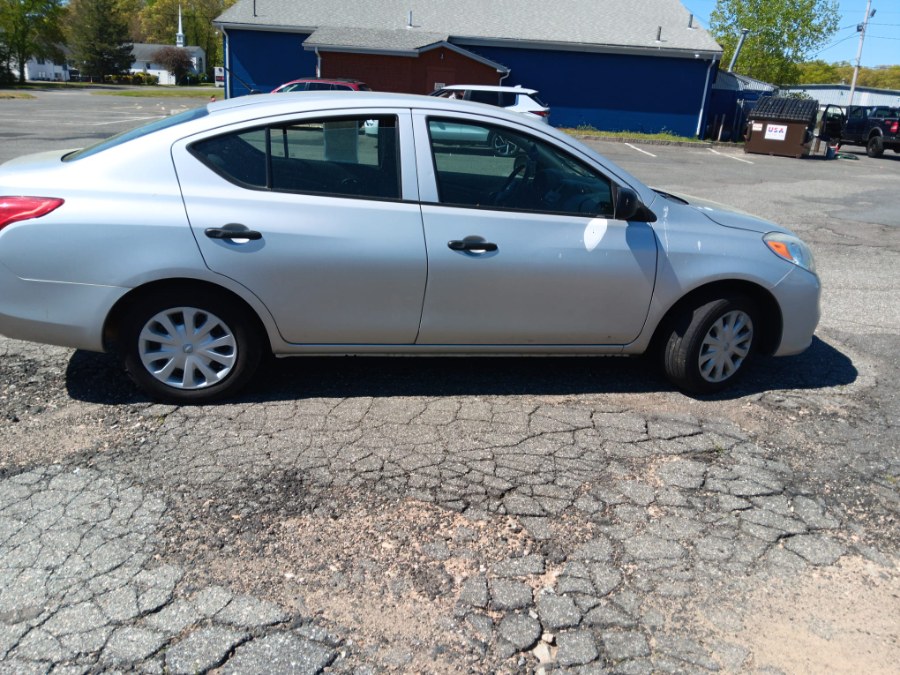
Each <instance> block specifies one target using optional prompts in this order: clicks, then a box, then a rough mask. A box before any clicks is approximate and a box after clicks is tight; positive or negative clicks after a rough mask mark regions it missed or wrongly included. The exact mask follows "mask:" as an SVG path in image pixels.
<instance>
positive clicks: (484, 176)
mask: <svg viewBox="0 0 900 675" xmlns="http://www.w3.org/2000/svg"><path fill="white" fill-rule="evenodd" d="M453 125H458V126H462V127H467V128H466V129H460V130H459V132H458V133H455V134H452V133H449V129H450V128H451V127H452V126H453ZM414 127H415V132H416V141H417V142H416V147H417V161H418V173H419V181H420V186H419V189H420V195H421V199H422V218H423V223H424V227H425V239H426V246H427V251H428V286H427V290H426V293H425V303H424V306H423V311H422V322H421V326H420V329H419V337H418V339H417V343H418V344H423V345H440V344H447V345H460V344H471V345H523V346H524V345H620V344H625V343H627V342H630V341H632V340H634V339H635V338H636V337H637V336H638V335H639V334H640V332H641V329H642V328H643V325H644V321H645V320H646V317H647V312H648V309H649V304H650V299H651V296H652V293H653V284H654V280H655V274H656V256H657V245H656V237H655V235H654V232H653V230H652V228H651V227H650V226H649V225H648V224H647V223H643V222H630V223H629V222H624V221H619V220H616V219H615V218H614V217H613V203H614V193H615V190H616V189H617V186H616V184H615V183H614V182H613V181H612V180H611V179H610V178H609V177H608V176H605V175H603V174H602V173H601V172H600V171H598V170H597V169H596V168H595V167H591V166H590V165H588V164H587V162H585V161H584V160H583V159H581V158H578V157H575V156H573V155H572V154H570V152H569V151H567V150H565V149H564V148H562V147H559V146H557V145H556V144H555V143H553V142H552V141H550V140H549V139H547V138H544V139H541V138H539V137H537V136H533V135H531V134H530V132H528V133H522V132H517V131H514V130H512V129H511V128H510V127H506V126H501V125H497V124H492V123H489V122H487V121H483V120H482V119H481V118H478V117H475V116H462V115H459V116H457V115H454V116H447V115H436V114H431V113H428V112H426V111H414ZM476 130H477V131H480V133H476ZM476 136H477V137H480V138H484V139H487V138H490V139H492V141H491V142H484V143H481V144H478V143H471V142H463V141H459V142H455V143H454V142H453V141H451V140H450V139H452V138H472V137H476ZM498 138H499V139H502V140H504V141H505V142H504V143H497V142H496V141H497V139H498ZM510 147H512V148H513V149H514V151H512V152H510V151H509V148H510ZM498 148H503V150H502V151H501V150H498Z"/></svg>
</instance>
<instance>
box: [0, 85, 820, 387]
mask: <svg viewBox="0 0 900 675" xmlns="http://www.w3.org/2000/svg"><path fill="white" fill-rule="evenodd" d="M367 129H368V130H369V132H368V133H367V132H366V130H367ZM372 130H376V131H375V132H374V133H373V132H372ZM488 139H490V142H489V141H488ZM498 139H499V141H498ZM819 293H820V287H819V279H818V277H817V276H816V274H815V269H814V266H813V260H812V256H811V254H810V252H809V249H808V248H807V246H806V245H805V244H804V243H803V242H802V241H800V240H799V239H798V238H797V237H796V236H795V235H793V234H792V233H791V232H789V231H788V230H785V229H784V228H781V227H779V226H777V225H775V224H773V223H770V222H766V221H763V220H759V219H757V218H754V217H752V216H749V215H746V214H741V213H735V212H733V211H729V210H727V209H724V208H723V207H721V206H718V205H715V204H709V203H701V202H697V201H694V200H691V199H690V198H683V197H679V196H675V195H671V194H665V193H661V192H657V191H654V190H653V189H651V188H649V187H647V186H645V185H643V184H642V183H641V182H640V181H639V180H637V179H636V178H634V177H633V176H631V175H629V174H628V173H627V172H625V171H623V170H622V169H621V168H619V167H618V166H616V165H615V164H613V163H612V162H610V161H608V160H606V159H604V158H603V157H602V156H600V155H598V154H596V153H595V152H593V151H591V150H590V149H588V148H586V147H585V146H583V145H581V144H579V143H578V142H577V141H575V140H573V139H572V138H570V137H568V136H566V135H565V134H563V133H561V132H559V131H557V130H555V129H553V128H550V127H549V126H547V125H545V124H540V123H537V122H532V121H529V120H528V119H526V118H524V117H523V116H521V115H517V114H515V113H509V112H506V111H504V110H502V109H499V108H496V107H489V106H483V105H480V104H475V103H469V102H464V101H455V100H446V99H441V98H435V97H424V96H408V95H391V94H375V93H365V92H362V93H356V94H354V95H353V96H346V95H342V94H340V93H322V94H318V93H304V94H285V95H283V96H265V97H245V98H239V99H232V100H229V101H224V102H220V103H211V104H209V105H208V106H206V107H203V108H198V109H196V110H192V111H188V112H187V113H183V114H181V115H176V116H173V117H169V118H166V119H163V120H160V121H157V122H154V123H152V124H150V125H148V126H144V127H140V128H137V129H134V130H132V131H129V132H127V133H125V134H122V135H119V136H116V137H113V138H110V139H108V140H106V141H103V142H101V143H99V144H97V145H95V146H92V147H89V148H85V149H82V150H77V151H67V152H50V153H43V154H39V155H31V156H28V157H23V158H20V159H16V160H13V161H11V162H8V163H6V164H5V165H3V166H2V167H0V333H3V334H5V335H7V336H9V337H13V338H19V339H25V340H34V341H38V342H45V343H51V344H58V345H65V346H69V347H75V348H79V349H87V350H96V351H106V350H114V351H116V352H117V353H118V354H119V355H120V356H121V359H122V362H123V364H124V367H125V369H126V370H127V372H128V373H129V375H130V376H131V377H132V378H133V379H134V381H135V382H136V383H137V384H138V386H140V387H141V388H142V389H143V390H144V391H145V392H146V393H147V394H149V395H150V396H151V397H153V398H155V399H159V400H165V401H170V402H176V403H199V402H206V401H210V400H214V399H217V398H220V397H223V396H230V395H233V394H234V393H235V392H236V391H238V390H239V389H240V388H241V387H242V386H243V385H245V384H246V383H247V382H248V380H250V378H251V377H252V375H253V373H254V371H255V370H256V368H257V366H258V365H259V363H260V360H261V358H262V357H263V355H264V354H266V353H269V352H271V353H274V354H275V355H276V356H279V357H283V356H301V355H322V354H335V355H337V354H359V355H363V354H406V355H447V354H471V355H498V354H528V355H534V354H542V355H609V354H621V355H633V354H642V353H644V352H647V351H650V350H653V351H654V352H655V353H656V354H658V355H659V357H660V361H661V364H662V368H663V369H664V371H665V373H666V374H667V376H668V377H669V379H670V380H671V381H672V382H673V383H674V384H675V385H676V386H677V387H679V388H681V389H682V390H685V391H687V392H692V393H707V392H713V391H716V390H719V389H721V388H723V387H725V386H726V385H728V384H730V383H731V382H733V381H734V380H735V378H737V377H738V376H739V375H740V374H741V373H742V372H744V371H745V370H746V369H747V365H748V363H749V362H750V360H751V358H752V357H753V355H754V354H755V353H766V354H774V355H787V354H796V353H798V352H801V351H802V350H804V349H805V348H806V347H807V346H808V345H809V344H810V342H811V340H812V335H813V331H814V330H815V327H816V324H817V322H818V319H819Z"/></svg>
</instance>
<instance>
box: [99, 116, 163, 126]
mask: <svg viewBox="0 0 900 675" xmlns="http://www.w3.org/2000/svg"><path fill="white" fill-rule="evenodd" d="M162 117H165V115H146V116H144V117H120V118H119V119H117V120H113V121H111V122H92V123H91V125H90V126H92V127H103V126H106V125H107V124H121V123H122V122H143V121H144V120H155V119H160V118H162Z"/></svg>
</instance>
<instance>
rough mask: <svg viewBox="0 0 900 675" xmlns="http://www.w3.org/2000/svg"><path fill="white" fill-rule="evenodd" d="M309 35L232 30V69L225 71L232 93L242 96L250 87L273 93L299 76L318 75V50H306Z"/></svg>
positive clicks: (231, 94) (230, 42) (229, 67)
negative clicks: (304, 44) (305, 42)
mask: <svg viewBox="0 0 900 675" xmlns="http://www.w3.org/2000/svg"><path fill="white" fill-rule="evenodd" d="M308 37H309V33H272V32H263V31H249V30H233V29H232V30H229V31H228V37H227V40H228V46H227V49H228V50H229V52H230V55H229V62H228V63H227V66H228V69H229V71H230V72H226V73H225V77H226V78H227V79H228V82H229V85H230V89H229V96H243V95H245V94H249V93H250V90H251V89H253V90H256V91H259V92H270V91H272V90H273V89H274V88H275V87H277V86H278V85H280V84H284V83H285V82H289V81H290V80H296V79H297V78H298V77H313V76H315V74H316V55H315V52H308V51H305V50H304V49H303V41H304V40H306V38H308ZM226 53H228V52H226Z"/></svg>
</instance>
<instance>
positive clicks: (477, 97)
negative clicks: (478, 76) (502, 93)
mask: <svg viewBox="0 0 900 675" xmlns="http://www.w3.org/2000/svg"><path fill="white" fill-rule="evenodd" d="M469 100H470V101H475V102H476V103H487V104H488V105H500V97H499V92H496V91H479V90H477V89H472V90H470V91H469Z"/></svg>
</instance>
